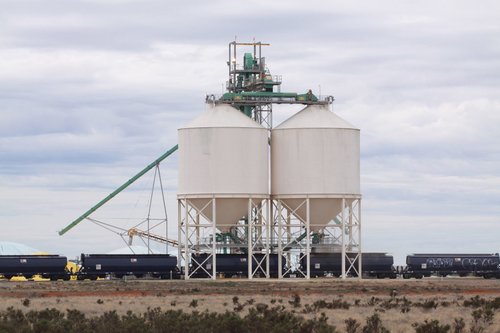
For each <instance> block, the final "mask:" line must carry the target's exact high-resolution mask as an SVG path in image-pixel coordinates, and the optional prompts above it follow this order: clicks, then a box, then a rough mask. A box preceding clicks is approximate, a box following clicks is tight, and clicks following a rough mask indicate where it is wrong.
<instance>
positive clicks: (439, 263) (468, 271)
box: [403, 253, 500, 278]
mask: <svg viewBox="0 0 500 333" xmlns="http://www.w3.org/2000/svg"><path fill="white" fill-rule="evenodd" d="M499 265H500V258H499V255H498V253H495V254H446V253H445V254H438V253H428V254H423V253H420V254H411V255H408V256H407V257H406V271H405V272H404V274H403V277H405V278H411V277H416V278H421V277H423V276H431V275H438V276H447V275H451V274H458V275H460V276H467V275H474V276H482V277H485V278H492V277H500V272H499Z"/></svg>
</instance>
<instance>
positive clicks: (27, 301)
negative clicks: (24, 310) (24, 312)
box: [23, 298, 30, 307]
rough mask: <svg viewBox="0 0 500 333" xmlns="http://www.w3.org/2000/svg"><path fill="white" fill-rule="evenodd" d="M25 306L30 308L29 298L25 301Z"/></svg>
mask: <svg viewBox="0 0 500 333" xmlns="http://www.w3.org/2000/svg"><path fill="white" fill-rule="evenodd" d="M23 305H24V306H25V307H28V306H30V300H29V298H25V299H23Z"/></svg>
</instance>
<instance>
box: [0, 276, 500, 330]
mask: <svg viewBox="0 0 500 333" xmlns="http://www.w3.org/2000/svg"><path fill="white" fill-rule="evenodd" d="M476 295H477V296H479V297H481V298H483V299H486V300H491V299H494V298H496V297H500V280H484V279H479V278H428V279H422V280H414V279H411V280H399V279H398V280H346V281H342V280H339V279H314V280H310V281H306V280H282V281H278V280H252V281H248V280H238V279H225V280H217V281H211V280H190V281H179V280H177V281H175V280H174V281H169V280H165V281H138V280H128V281H123V280H102V281H67V282H63V281H59V282H34V281H26V282H12V281H5V280H4V281H0V299H1V302H0V311H3V310H5V309H6V308H8V307H10V306H12V307H14V308H17V309H22V310H23V311H29V310H41V309H45V308H56V309H58V310H61V311H65V310H66V309H77V310H80V311H82V312H84V313H85V314H86V315H88V316H94V315H99V314H102V313H103V312H106V311H111V310H116V311H117V312H118V313H119V314H125V313H126V312H127V311H132V312H138V313H142V312H144V311H145V310H146V309H147V308H148V307H150V308H156V307H159V308H161V309H162V310H169V309H175V310H178V309H181V310H184V311H186V312H191V311H205V310H208V311H215V312H225V311H235V308H236V309H237V310H236V311H237V312H240V313H241V315H245V313H246V311H247V309H248V307H250V306H252V305H255V304H257V303H264V304H268V305H269V306H270V307H272V306H281V305H282V306H285V307H286V308H287V309H290V310H293V311H295V312H296V313H298V314H300V315H303V316H304V317H314V316H318V315H320V313H321V312H324V313H325V314H326V316H328V318H329V322H330V323H332V324H334V325H336V326H337V327H338V328H339V329H340V330H343V329H344V327H345V324H344V320H345V319H347V318H354V319H356V320H358V321H359V322H361V323H364V322H365V320H366V317H367V316H370V315H372V314H373V313H375V312H377V313H378V314H379V315H380V317H381V319H382V323H383V324H384V325H385V326H386V327H387V328H389V329H390V330H391V332H412V331H413V329H412V328H411V324H412V323H414V322H423V321H424V320H425V319H428V320H430V319H437V320H439V321H440V322H441V323H446V324H451V323H452V322H453V320H454V318H459V317H462V318H463V319H464V320H465V322H466V323H467V324H468V325H469V324H470V323H471V320H472V316H471V313H472V311H473V310H474V308H471V307H466V306H464V301H466V300H470V299H471V298H472V297H475V296H476ZM235 296H236V298H235ZM297 296H298V297H297ZM294 299H295V302H293V300H294ZM27 300H28V301H27ZM193 300H194V301H195V302H193ZM297 300H298V302H297ZM320 300H324V301H326V302H332V301H336V302H345V303H347V304H348V305H349V308H348V309H344V308H342V309H338V308H335V309H328V308H320V309H318V308H316V309H313V308H312V307H311V306H312V305H313V304H314V303H315V302H317V301H320ZM403 301H404V302H406V303H407V301H409V302H410V303H411V304H412V305H411V306H410V307H408V308H407V309H403V308H404V307H403V306H402V305H401V304H403ZM426 302H427V303H426ZM429 302H434V303H431V304H435V306H422V304H424V303H425V304H429ZM195 303H196V304H195ZM391 304H392V305H394V304H397V305H396V306H390V305H391ZM407 304H408V303H407ZM486 332H493V333H500V313H496V314H495V316H494V320H493V324H492V325H491V326H489V327H488V329H487V330H486Z"/></svg>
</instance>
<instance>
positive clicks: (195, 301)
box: [189, 299, 198, 308]
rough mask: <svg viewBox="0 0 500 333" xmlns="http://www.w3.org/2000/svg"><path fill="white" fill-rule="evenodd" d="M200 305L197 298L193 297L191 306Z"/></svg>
mask: <svg viewBox="0 0 500 333" xmlns="http://www.w3.org/2000/svg"><path fill="white" fill-rule="evenodd" d="M197 306H198V300H197V299H193V300H192V301H191V303H189V307H190V308H196V307H197Z"/></svg>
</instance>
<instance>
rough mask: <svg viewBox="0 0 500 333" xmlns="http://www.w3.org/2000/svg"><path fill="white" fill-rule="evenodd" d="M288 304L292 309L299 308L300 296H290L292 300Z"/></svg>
mask: <svg viewBox="0 0 500 333" xmlns="http://www.w3.org/2000/svg"><path fill="white" fill-rule="evenodd" d="M288 303H289V304H290V305H292V306H293V307H294V308H300V295H299V294H294V295H293V296H292V299H291V300H290V301H288Z"/></svg>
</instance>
